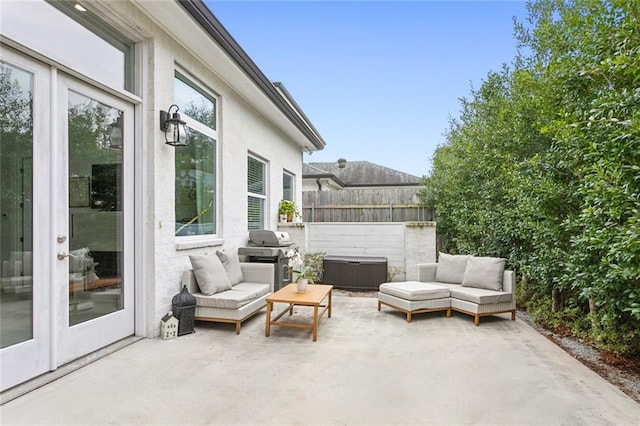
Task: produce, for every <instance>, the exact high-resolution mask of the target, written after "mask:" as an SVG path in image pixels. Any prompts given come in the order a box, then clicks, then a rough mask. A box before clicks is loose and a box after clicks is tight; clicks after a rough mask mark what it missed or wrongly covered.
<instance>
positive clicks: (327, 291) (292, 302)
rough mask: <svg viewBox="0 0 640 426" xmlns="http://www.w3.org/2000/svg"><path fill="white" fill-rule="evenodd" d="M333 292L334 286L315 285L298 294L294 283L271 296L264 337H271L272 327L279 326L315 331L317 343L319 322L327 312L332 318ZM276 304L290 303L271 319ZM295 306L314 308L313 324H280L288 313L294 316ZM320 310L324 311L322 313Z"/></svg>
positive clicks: (314, 335)
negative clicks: (324, 302)
mask: <svg viewBox="0 0 640 426" xmlns="http://www.w3.org/2000/svg"><path fill="white" fill-rule="evenodd" d="M331 290H333V286H332V285H326V284H313V285H309V286H307V291H306V292H304V293H298V292H297V285H296V284H295V283H294V284H289V285H287V286H286V287H283V288H281V289H280V290H278V291H276V292H275V293H273V294H272V295H271V296H269V297H267V325H266V328H265V333H264V335H265V336H266V337H269V332H270V331H271V326H272V325H279V326H281V327H294V328H310V329H312V330H313V341H314V342H315V341H316V340H318V321H319V320H320V318H321V317H322V315H324V313H325V312H328V314H327V317H328V318H331ZM325 299H326V300H327V301H326V304H322V303H323V301H324V300H325ZM274 303H288V304H289V307H288V308H287V309H285V310H284V311H282V312H280V313H279V314H278V315H276V316H275V317H274V318H271V311H272V310H273V304H274ZM294 306H312V307H313V323H312V324H305V323H294V322H284V321H280V322H278V320H279V319H280V318H282V316H283V315H284V314H286V313H287V312H289V315H293V307H294ZM320 308H324V309H322V311H320Z"/></svg>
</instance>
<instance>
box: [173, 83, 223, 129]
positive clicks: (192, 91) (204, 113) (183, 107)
mask: <svg viewBox="0 0 640 426" xmlns="http://www.w3.org/2000/svg"><path fill="white" fill-rule="evenodd" d="M174 101H175V103H176V105H178V107H180V114H185V115H188V116H189V117H191V118H193V119H194V120H196V121H199V122H200V123H202V124H204V125H205V126H207V127H210V128H212V129H213V130H216V102H215V99H213V98H212V97H211V96H209V95H207V94H205V92H204V91H202V90H200V89H198V88H196V87H194V85H193V84H192V83H190V82H189V80H188V79H187V78H186V77H184V76H182V75H180V74H179V73H176V78H175V88H174Z"/></svg>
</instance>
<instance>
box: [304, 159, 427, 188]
mask: <svg viewBox="0 0 640 426" xmlns="http://www.w3.org/2000/svg"><path fill="white" fill-rule="evenodd" d="M331 176H335V177H337V178H338V179H340V180H341V181H342V182H344V186H345V187H348V186H416V185H420V178H419V177H417V176H413V175H410V174H408V173H404V172H400V171H398V170H394V169H390V168H388V167H384V166H380V165H378V164H373V163H370V162H368V161H347V162H346V163H345V167H343V168H341V167H340V166H339V165H338V163H337V162H332V163H308V164H306V163H305V164H303V167H302V177H303V178H318V177H331Z"/></svg>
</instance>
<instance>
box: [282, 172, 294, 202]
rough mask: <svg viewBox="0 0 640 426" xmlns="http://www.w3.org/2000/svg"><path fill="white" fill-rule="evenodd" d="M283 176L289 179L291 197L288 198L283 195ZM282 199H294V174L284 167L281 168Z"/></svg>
mask: <svg viewBox="0 0 640 426" xmlns="http://www.w3.org/2000/svg"><path fill="white" fill-rule="evenodd" d="M285 176H287V177H289V178H290V179H291V199H288V198H287V197H286V196H285V187H284V180H285ZM282 199H283V200H287V201H295V199H296V175H294V174H293V173H291V172H289V171H287V170H284V169H283V170H282Z"/></svg>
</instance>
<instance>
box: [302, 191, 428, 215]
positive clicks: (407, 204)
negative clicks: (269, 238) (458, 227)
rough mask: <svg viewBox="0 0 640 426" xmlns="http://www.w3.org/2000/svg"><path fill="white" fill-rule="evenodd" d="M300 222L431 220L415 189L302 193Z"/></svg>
mask: <svg viewBox="0 0 640 426" xmlns="http://www.w3.org/2000/svg"><path fill="white" fill-rule="evenodd" d="M301 213H302V220H303V222H419V221H432V220H434V214H433V210H432V209H430V208H428V207H425V206H421V205H420V203H419V197H418V188H416V187H411V188H388V189H380V188H376V189H343V190H336V191H305V192H303V193H302V212H301Z"/></svg>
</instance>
